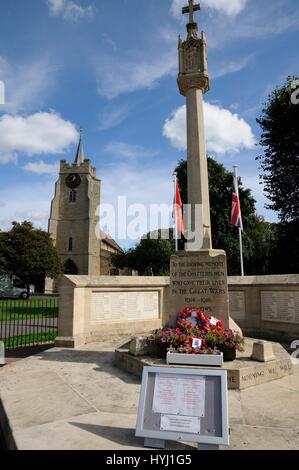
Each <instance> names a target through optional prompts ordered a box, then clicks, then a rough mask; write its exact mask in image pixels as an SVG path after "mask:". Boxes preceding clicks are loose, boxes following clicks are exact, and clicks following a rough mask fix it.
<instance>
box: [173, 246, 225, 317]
mask: <svg viewBox="0 0 299 470" xmlns="http://www.w3.org/2000/svg"><path fill="white" fill-rule="evenodd" d="M170 304H171V312H170V313H171V317H170V319H171V322H172V323H173V322H175V319H176V317H177V315H178V313H179V311H180V310H181V309H182V308H184V307H198V308H200V309H202V310H203V311H204V313H205V314H206V315H211V316H215V317H217V318H219V319H220V320H222V321H223V322H224V323H225V325H227V326H228V324H229V309H228V286H227V265H226V255H225V252H224V251H222V250H201V251H197V252H182V254H176V255H173V256H172V257H171V260H170Z"/></svg>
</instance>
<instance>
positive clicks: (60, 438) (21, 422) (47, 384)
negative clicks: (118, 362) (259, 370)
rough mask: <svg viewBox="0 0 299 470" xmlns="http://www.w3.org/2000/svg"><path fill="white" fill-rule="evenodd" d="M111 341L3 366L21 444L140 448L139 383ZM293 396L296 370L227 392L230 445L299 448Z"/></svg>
mask: <svg viewBox="0 0 299 470" xmlns="http://www.w3.org/2000/svg"><path fill="white" fill-rule="evenodd" d="M116 344H117V345H119V341H118V343H117V342H115V344H114V345H112V344H111V343H110V344H107V343H106V344H105V343H94V344H89V345H87V346H84V347H82V348H80V349H78V350H67V349H61V348H53V349H50V350H48V351H45V352H42V353H39V354H38V355H37V356H34V357H30V358H27V359H23V360H20V361H18V362H16V363H14V364H11V365H8V366H5V367H4V368H2V369H0V398H1V399H2V402H3V405H4V407H5V409H6V412H7V414H8V416H9V419H10V423H11V427H12V429H13V432H14V437H15V440H16V442H17V445H18V448H19V449H68V450H72V449H76V450H77V449H105V450H117V449H130V450H133V449H142V448H143V441H142V439H139V438H135V436H134V433H135V424H136V414H137V407H138V399H139V391H140V384H139V381H138V380H137V379H136V378H135V377H133V376H130V375H129V374H127V373H125V372H122V371H120V370H118V369H117V368H116V367H115V366H114V364H113V358H114V354H113V351H114V348H115V346H116ZM298 397H299V368H298V367H297V368H295V375H293V376H289V377H286V378H283V379H280V380H278V381H274V382H270V383H268V384H264V385H260V386H258V387H254V388H251V389H247V390H245V391H242V392H235V391H230V392H229V415H230V427H231V446H230V449H240V450H241V449H299V411H298ZM191 445H192V444H191ZM168 448H169V449H179V448H181V449H182V448H185V449H187V450H188V449H191V447H190V445H187V446H185V445H184V444H176V443H168Z"/></svg>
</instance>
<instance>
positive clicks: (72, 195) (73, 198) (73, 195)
mask: <svg viewBox="0 0 299 470" xmlns="http://www.w3.org/2000/svg"><path fill="white" fill-rule="evenodd" d="M76 200H77V193H76V191H75V190H74V189H72V190H71V192H70V202H76Z"/></svg>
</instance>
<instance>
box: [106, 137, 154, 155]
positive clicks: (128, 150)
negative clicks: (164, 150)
mask: <svg viewBox="0 0 299 470" xmlns="http://www.w3.org/2000/svg"><path fill="white" fill-rule="evenodd" d="M104 151H105V152H107V153H110V154H111V155H113V156H114V157H124V158H129V159H136V158H141V157H154V156H156V155H157V153H158V152H157V151H156V150H151V149H147V148H145V147H142V146H141V145H134V144H128V143H127V142H121V141H112V142H109V143H108V144H107V145H106V147H105V148H104Z"/></svg>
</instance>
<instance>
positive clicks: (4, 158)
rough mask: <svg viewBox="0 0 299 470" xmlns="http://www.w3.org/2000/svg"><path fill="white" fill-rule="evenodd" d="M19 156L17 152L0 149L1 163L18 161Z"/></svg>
mask: <svg viewBox="0 0 299 470" xmlns="http://www.w3.org/2000/svg"><path fill="white" fill-rule="evenodd" d="M17 161H18V156H17V154H16V153H1V151H0V165H7V164H8V163H17Z"/></svg>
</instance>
